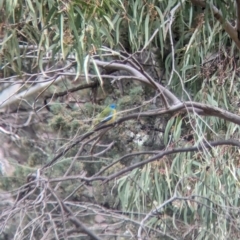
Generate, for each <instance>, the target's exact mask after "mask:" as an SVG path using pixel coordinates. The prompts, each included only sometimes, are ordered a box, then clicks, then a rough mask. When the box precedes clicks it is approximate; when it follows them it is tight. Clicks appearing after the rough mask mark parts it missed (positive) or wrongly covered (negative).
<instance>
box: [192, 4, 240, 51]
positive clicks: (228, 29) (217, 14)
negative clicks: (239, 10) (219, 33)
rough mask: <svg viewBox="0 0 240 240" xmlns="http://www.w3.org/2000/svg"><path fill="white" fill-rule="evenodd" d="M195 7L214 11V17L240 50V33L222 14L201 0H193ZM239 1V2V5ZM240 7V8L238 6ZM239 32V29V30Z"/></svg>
mask: <svg viewBox="0 0 240 240" xmlns="http://www.w3.org/2000/svg"><path fill="white" fill-rule="evenodd" d="M191 1H192V3H193V4H194V5H197V6H200V7H202V8H206V6H207V5H208V7H209V8H210V9H211V10H212V11H213V14H214V17H215V18H216V19H217V20H218V21H219V22H220V23H221V24H222V27H223V29H224V30H225V31H226V32H227V33H228V35H229V36H230V37H231V38H232V40H233V41H234V42H235V44H236V45H237V47H238V48H240V41H239V39H238V35H239V33H238V31H236V30H235V28H234V27H233V26H232V25H231V24H230V22H229V21H227V20H226V19H224V18H223V15H222V13H221V12H220V10H218V9H217V8H216V7H215V6H214V5H213V4H210V3H209V4H208V3H206V2H205V1H201V0H191ZM238 2H239V1H238V0H237V3H238ZM238 5H239V4H238ZM238 7H239V6H238ZM238 30H239V29H238Z"/></svg>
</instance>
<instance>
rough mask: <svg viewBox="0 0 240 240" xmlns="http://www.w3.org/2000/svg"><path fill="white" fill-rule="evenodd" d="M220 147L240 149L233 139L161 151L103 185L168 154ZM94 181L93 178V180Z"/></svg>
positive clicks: (110, 178) (119, 172)
mask: <svg viewBox="0 0 240 240" xmlns="http://www.w3.org/2000/svg"><path fill="white" fill-rule="evenodd" d="M221 145H231V146H237V147H240V142H239V141H237V140H234V139H229V140H220V141H215V142H208V143H201V144H199V145H198V146H195V147H187V148H176V149H171V150H167V151H161V152H160V153H159V154H157V155H156V156H154V157H151V158H149V159H147V160H145V161H141V162H138V163H135V164H133V165H131V166H130V167H126V168H124V169H122V170H120V171H118V172H116V173H113V174H111V175H109V176H108V177H107V178H106V180H105V181H104V182H103V183H107V182H109V181H111V180H113V179H115V178H117V177H119V176H121V175H123V174H124V173H127V172H129V171H132V170H133V169H135V168H139V167H141V166H143V165H145V164H148V163H150V162H153V161H156V160H160V159H161V158H162V157H164V156H167V155H170V154H174V153H181V152H196V151H201V150H203V148H212V147H217V146H221ZM93 180H94V178H93Z"/></svg>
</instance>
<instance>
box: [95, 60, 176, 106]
mask: <svg viewBox="0 0 240 240" xmlns="http://www.w3.org/2000/svg"><path fill="white" fill-rule="evenodd" d="M94 62H95V63H96V64H97V65H98V66H101V67H102V68H104V69H114V70H124V71H127V72H129V73H130V74H132V75H133V76H135V77H137V80H138V81H142V82H143V83H146V84H148V85H151V86H152V84H151V83H150V82H149V80H148V79H147V78H146V77H145V76H144V75H143V74H142V73H140V72H139V71H138V70H136V69H134V68H133V67H131V66H129V65H125V64H122V63H116V62H104V61H100V60H95V59H94ZM155 85H156V86H157V87H158V89H159V90H160V93H162V94H164V95H165V96H166V97H167V98H168V100H169V101H170V102H171V104H172V105H176V104H178V103H180V100H179V99H178V98H177V97H176V96H175V95H174V94H173V93H171V92H170V91H169V90H168V89H167V88H165V87H163V86H162V85H161V84H159V83H156V82H155Z"/></svg>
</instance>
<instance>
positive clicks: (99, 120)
mask: <svg viewBox="0 0 240 240" xmlns="http://www.w3.org/2000/svg"><path fill="white" fill-rule="evenodd" d="M115 119H116V104H114V103H113V104H111V105H109V106H108V107H106V108H105V109H104V110H103V111H102V112H101V113H100V114H98V115H97V117H96V120H95V121H94V127H100V126H102V125H103V124H110V123H113V122H114V121H115Z"/></svg>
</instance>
